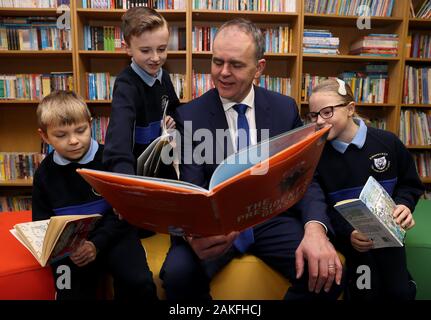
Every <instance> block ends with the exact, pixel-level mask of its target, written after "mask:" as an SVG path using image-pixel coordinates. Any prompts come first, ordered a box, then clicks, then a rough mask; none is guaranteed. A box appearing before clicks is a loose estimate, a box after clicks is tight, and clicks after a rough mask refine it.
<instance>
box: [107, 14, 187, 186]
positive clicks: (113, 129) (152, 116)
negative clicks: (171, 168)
mask: <svg viewBox="0 0 431 320" xmlns="http://www.w3.org/2000/svg"><path fill="white" fill-rule="evenodd" d="M122 29H123V34H124V40H125V43H126V51H127V54H128V55H129V56H131V57H132V63H131V64H130V66H128V67H126V68H125V69H124V70H123V71H122V72H121V73H120V74H119V75H118V77H117V79H116V81H115V84H114V91H113V98H112V111H111V118H110V122H109V126H108V131H107V135H106V145H105V151H104V154H103V161H104V163H105V164H106V165H107V167H108V169H109V170H111V171H114V172H119V173H126V174H136V159H137V157H139V155H140V154H141V153H142V151H144V150H145V148H146V147H147V146H148V145H149V144H150V143H151V142H152V141H153V140H154V139H155V138H157V137H158V136H159V135H160V133H161V119H162V115H163V109H162V107H163V105H164V104H165V103H166V102H168V114H169V113H172V112H173V111H174V110H175V108H176V107H177V106H178V105H179V100H178V98H177V96H176V93H175V91H174V87H173V85H172V82H171V80H170V77H169V74H168V73H167V72H166V71H165V70H163V69H162V66H163V64H164V63H165V61H166V58H167V48H168V41H169V30H168V24H167V22H166V20H165V19H164V18H163V17H162V16H161V15H160V14H159V13H157V12H156V11H155V10H153V9H151V8H147V7H136V8H131V9H129V10H128V11H127V12H126V13H125V14H124V15H123V17H122ZM174 126H175V123H174V121H173V119H172V118H171V117H170V116H168V118H167V128H168V129H169V128H174ZM171 178H172V177H171Z"/></svg>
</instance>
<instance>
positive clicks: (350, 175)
mask: <svg viewBox="0 0 431 320" xmlns="http://www.w3.org/2000/svg"><path fill="white" fill-rule="evenodd" d="M309 106H310V112H309V113H308V114H307V116H308V118H309V120H311V121H312V122H316V124H317V126H318V128H322V127H325V126H332V128H331V130H330V131H329V135H328V142H327V143H326V145H325V148H324V151H323V153H322V157H321V159H320V162H319V165H318V168H317V175H318V178H319V182H320V185H321V186H322V189H323V191H324V192H325V195H326V199H327V202H328V205H329V206H328V208H329V213H328V214H329V216H330V217H331V222H332V225H333V227H334V229H335V233H336V237H337V239H336V244H337V245H338V249H339V250H340V251H341V252H343V254H344V255H345V256H346V261H347V269H348V275H347V276H348V283H349V290H348V291H347V292H348V294H347V295H346V297H349V296H350V297H351V298H352V299H363V300H372V299H379V298H380V299H381V298H385V299H387V298H390V299H399V300H400V299H402V300H409V299H414V298H415V295H416V285H415V283H414V282H413V281H412V280H411V277H410V275H409V273H408V271H407V265H406V255H405V249H404V247H396V248H381V249H373V241H372V240H371V239H368V238H367V236H366V235H364V234H362V233H360V232H358V231H357V230H355V229H354V228H353V227H352V226H351V225H350V224H349V223H348V222H347V221H346V220H345V219H344V218H343V217H342V216H341V215H340V214H339V213H338V212H336V211H335V209H333V205H334V204H335V203H336V202H338V201H341V200H345V199H351V198H358V197H359V193H360V192H361V190H362V187H363V186H364V184H365V182H366V181H367V179H368V177H369V176H373V177H374V178H375V179H376V180H378V181H379V182H380V183H381V184H382V186H384V188H385V189H386V191H388V193H389V194H390V195H391V196H392V198H393V199H394V201H395V203H396V204H397V207H396V209H395V211H394V213H393V216H394V218H395V219H396V222H397V223H398V224H400V225H401V226H402V227H403V228H404V229H406V230H407V229H410V228H412V227H413V226H414V225H415V221H414V219H413V216H412V212H413V210H414V208H415V206H416V203H417V201H418V199H419V197H420V196H421V195H422V194H423V192H424V186H423V185H422V183H421V180H420V179H419V176H418V174H417V171H416V167H415V164H414V161H413V159H412V157H411V155H410V153H409V152H408V150H407V149H406V148H405V146H404V145H403V143H402V142H401V141H400V140H399V139H398V138H397V137H396V136H395V135H394V134H392V133H391V132H388V131H384V130H379V129H375V128H372V127H367V126H366V124H365V123H364V121H363V120H361V119H360V118H359V117H357V115H356V113H355V101H354V96H353V94H352V90H351V88H350V87H349V86H348V85H347V84H346V83H345V82H344V81H343V80H340V79H329V80H325V81H323V82H322V83H320V84H319V85H317V86H316V87H315V88H314V89H313V91H312V94H311V96H310V99H309ZM363 265H365V266H368V267H369V268H370V271H371V287H370V288H368V287H367V288H366V289H360V288H358V285H357V280H359V282H361V279H362V278H361V279H358V278H359V277H361V275H362V274H363V272H359V273H357V270H361V269H358V267H359V266H363Z"/></svg>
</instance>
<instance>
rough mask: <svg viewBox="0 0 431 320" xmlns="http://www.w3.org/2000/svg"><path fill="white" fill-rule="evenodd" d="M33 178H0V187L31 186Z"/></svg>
mask: <svg viewBox="0 0 431 320" xmlns="http://www.w3.org/2000/svg"><path fill="white" fill-rule="evenodd" d="M32 185H33V179H16V180H0V187H31V186H32Z"/></svg>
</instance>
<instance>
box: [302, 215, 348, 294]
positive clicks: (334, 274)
mask: <svg viewBox="0 0 431 320" xmlns="http://www.w3.org/2000/svg"><path fill="white" fill-rule="evenodd" d="M295 258H296V278H297V279H298V278H300V277H301V276H302V274H303V273H304V262H305V260H307V262H308V273H309V278H308V290H310V291H314V292H316V293H319V292H320V290H321V289H322V287H323V288H324V290H325V291H326V292H328V291H329V290H330V289H331V286H332V283H333V282H334V279H335V282H336V283H337V284H338V285H340V283H341V275H342V272H343V266H342V264H341V261H340V258H339V257H338V255H337V251H335V248H334V246H333V245H332V243H331V242H330V241H329V240H328V238H327V237H326V234H325V229H324V228H323V226H322V225H321V224H319V223H316V222H310V223H308V224H307V225H306V226H305V233H304V238H303V239H302V241H301V243H300V244H299V247H298V249H296V252H295Z"/></svg>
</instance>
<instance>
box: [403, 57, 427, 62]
mask: <svg viewBox="0 0 431 320" xmlns="http://www.w3.org/2000/svg"><path fill="white" fill-rule="evenodd" d="M405 62H406V63H409V62H410V63H431V58H406V59H405Z"/></svg>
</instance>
